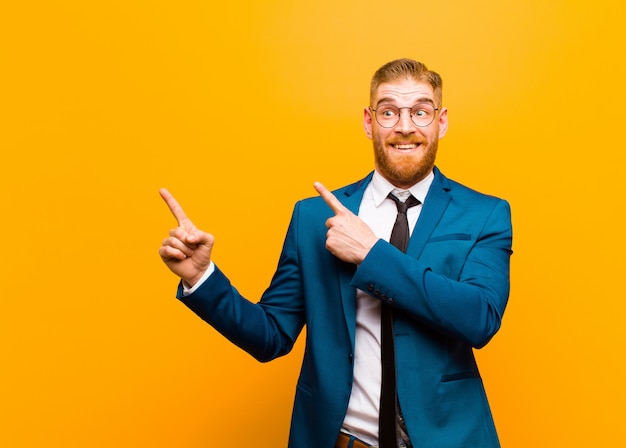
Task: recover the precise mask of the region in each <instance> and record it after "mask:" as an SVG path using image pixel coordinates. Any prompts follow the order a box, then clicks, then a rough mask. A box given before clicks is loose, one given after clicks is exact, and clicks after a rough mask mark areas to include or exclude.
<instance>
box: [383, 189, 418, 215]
mask: <svg viewBox="0 0 626 448" xmlns="http://www.w3.org/2000/svg"><path fill="white" fill-rule="evenodd" d="M387 197H388V198H389V199H391V200H392V201H393V202H395V203H396V207H397V208H398V213H406V211H407V210H408V209H409V208H411V207H415V206H416V205H419V204H421V202H420V201H419V199H417V198H416V197H415V196H413V195H409V197H408V198H406V201H404V202H402V201H401V200H400V199H399V198H398V197H397V196H396V195H395V194H393V193H389V194H388V195H387Z"/></svg>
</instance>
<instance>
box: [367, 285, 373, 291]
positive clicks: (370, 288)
mask: <svg viewBox="0 0 626 448" xmlns="http://www.w3.org/2000/svg"><path fill="white" fill-rule="evenodd" d="M367 290H368V291H369V292H373V291H374V285H372V284H371V283H370V284H369V285H367Z"/></svg>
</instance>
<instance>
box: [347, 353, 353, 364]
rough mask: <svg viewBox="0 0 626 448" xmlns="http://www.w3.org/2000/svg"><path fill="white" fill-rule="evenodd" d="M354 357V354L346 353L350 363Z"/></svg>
mask: <svg viewBox="0 0 626 448" xmlns="http://www.w3.org/2000/svg"><path fill="white" fill-rule="evenodd" d="M353 359H354V355H353V354H352V353H350V354H349V355H348V361H350V364H352V360H353Z"/></svg>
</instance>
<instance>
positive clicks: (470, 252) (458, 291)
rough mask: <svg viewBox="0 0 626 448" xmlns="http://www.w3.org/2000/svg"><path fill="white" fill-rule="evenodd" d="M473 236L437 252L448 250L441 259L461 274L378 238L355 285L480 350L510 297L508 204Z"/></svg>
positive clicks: (498, 208)
mask: <svg viewBox="0 0 626 448" xmlns="http://www.w3.org/2000/svg"><path fill="white" fill-rule="evenodd" d="M474 238H475V239H474V240H473V241H468V242H466V246H461V245H457V246H454V245H452V244H449V245H447V246H446V245H442V247H439V248H438V249H437V250H438V251H439V252H442V251H444V252H443V253H438V254H437V258H440V259H442V260H448V261H449V262H448V264H458V265H459V268H458V272H452V273H451V272H445V269H441V268H439V267H437V269H435V268H434V266H433V265H431V264H429V263H430V258H429V257H426V256H421V257H418V258H415V257H412V256H411V255H408V254H404V253H402V252H401V251H399V250H398V249H396V248H395V247H394V246H392V245H391V244H389V243H387V242H385V241H383V240H379V241H378V242H377V243H376V245H375V246H374V247H373V248H372V249H371V251H370V252H369V254H368V255H367V257H366V258H365V260H364V261H363V263H361V265H360V266H359V268H358V269H357V271H356V273H355V275H354V277H353V279H352V283H351V284H352V286H354V287H356V288H359V289H361V290H363V291H365V292H368V293H369V294H371V295H372V296H374V297H377V298H379V299H380V300H382V301H384V302H387V303H390V304H392V306H393V307H394V308H395V309H397V310H399V311H400V312H403V313H405V314H406V315H408V316H410V317H411V318H413V319H416V320H418V321H420V322H422V323H425V324H426V325H429V326H431V327H433V328H435V329H436V330H438V331H440V332H443V333H445V334H448V335H450V336H452V337H454V338H457V339H461V340H464V341H466V342H467V343H469V344H470V345H472V346H473V347H476V348H480V347H482V346H484V345H485V344H487V342H489V340H490V339H491V338H492V337H493V335H494V334H495V333H496V332H497V331H498V329H499V328H500V323H501V319H502V315H503V313H504V309H505V307H506V303H507V300H508V296H509V260H510V255H511V254H512V251H511V242H512V229H511V215H510V207H509V204H508V203H507V202H506V201H503V200H498V201H497V202H496V203H495V205H494V206H493V208H492V209H491V211H490V213H489V214H488V216H487V217H486V219H485V221H484V223H483V225H482V227H480V232H479V233H478V234H477V235H476V236H475V237H474ZM427 244H428V243H427ZM465 247H466V248H465ZM445 251H448V252H449V253H445ZM381 266H384V269H381Z"/></svg>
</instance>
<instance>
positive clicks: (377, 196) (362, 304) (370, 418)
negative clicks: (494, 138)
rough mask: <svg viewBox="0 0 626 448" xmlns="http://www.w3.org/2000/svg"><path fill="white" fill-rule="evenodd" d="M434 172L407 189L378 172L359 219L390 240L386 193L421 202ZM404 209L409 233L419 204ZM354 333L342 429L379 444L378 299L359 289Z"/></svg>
mask: <svg viewBox="0 0 626 448" xmlns="http://www.w3.org/2000/svg"><path fill="white" fill-rule="evenodd" d="M433 179H434V174H433V173H432V172H431V173H430V174H429V175H428V176H426V178H425V179H423V180H422V181H420V182H418V183H417V184H415V185H414V186H412V187H411V188H409V189H408V190H398V189H397V188H396V187H394V186H393V185H392V184H391V183H390V182H389V181H387V180H386V179H385V178H384V177H382V176H381V175H380V174H379V173H378V172H374V176H373V178H372V181H371V182H370V184H369V185H368V186H367V187H366V189H365V193H364V194H363V199H362V200H361V206H360V208H359V218H361V219H362V220H363V221H365V223H366V224H367V225H368V226H369V227H370V228H371V229H372V231H373V232H374V233H375V234H376V236H377V237H379V238H381V239H383V240H385V241H389V237H390V236H391V230H392V229H393V225H394V223H395V221H396V215H397V207H396V204H395V202H394V201H392V200H391V199H388V198H387V196H388V195H389V193H390V192H393V193H394V194H395V195H396V196H397V197H398V198H399V199H400V200H401V201H405V200H406V199H407V198H408V197H409V195H411V194H412V195H413V196H415V198H416V199H418V200H419V201H420V203H421V204H423V203H424V200H425V198H426V194H427V193H428V189H429V188H430V185H431V184H432V182H433ZM421 204H420V205H417V206H415V207H411V208H409V209H408V211H407V220H408V222H409V232H410V233H412V232H413V229H414V228H415V224H416V223H417V218H418V217H419V215H420V212H421V210H422V206H421ZM356 301H357V302H356V333H355V350H354V382H353V383H352V393H351V395H350V402H349V404H348V412H347V414H346V417H345V419H344V422H343V428H342V430H343V431H344V432H347V433H350V434H352V435H354V436H356V437H358V438H359V439H361V440H363V441H364V442H367V443H368V444H370V445H375V444H377V443H378V412H379V407H380V384H381V370H382V368H381V366H382V364H381V356H380V308H381V303H380V300H378V299H376V298H374V297H372V296H370V295H369V294H367V293H365V292H363V291H361V290H360V289H359V290H357V292H356Z"/></svg>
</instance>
